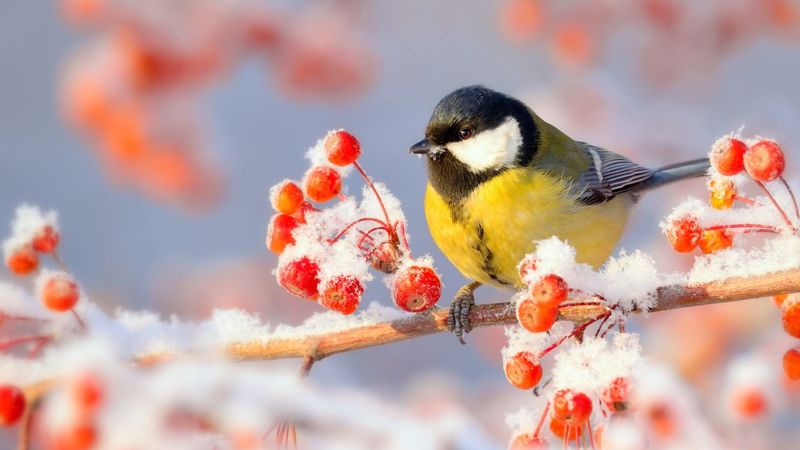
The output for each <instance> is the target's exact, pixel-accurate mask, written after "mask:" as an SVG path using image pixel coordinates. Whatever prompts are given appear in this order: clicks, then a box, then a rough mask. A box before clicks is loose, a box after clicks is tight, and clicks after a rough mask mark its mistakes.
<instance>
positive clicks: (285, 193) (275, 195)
mask: <svg viewBox="0 0 800 450" xmlns="http://www.w3.org/2000/svg"><path fill="white" fill-rule="evenodd" d="M269 199H270V203H272V208H273V209H274V210H275V211H277V212H279V213H281V214H294V213H296V212H297V211H298V210H299V209H300V207H301V206H302V205H303V201H304V200H305V197H303V191H302V190H301V189H300V186H298V185H297V183H295V182H294V181H289V180H284V181H282V182H280V183H278V184H276V185H275V186H273V187H272V189H270V190H269Z"/></svg>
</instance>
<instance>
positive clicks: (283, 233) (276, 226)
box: [267, 214, 298, 255]
mask: <svg viewBox="0 0 800 450" xmlns="http://www.w3.org/2000/svg"><path fill="white" fill-rule="evenodd" d="M297 225H298V222H297V219H295V218H294V217H292V216H289V215H287V214H278V215H276V216H273V217H272V220H270V222H269V226H268V227H267V248H268V249H269V250H270V251H271V252H273V253H275V254H278V255H280V254H281V253H283V250H284V249H285V248H286V246H287V245H294V235H293V233H294V229H295V228H297Z"/></svg>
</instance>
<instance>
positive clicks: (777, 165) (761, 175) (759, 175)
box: [744, 141, 786, 181]
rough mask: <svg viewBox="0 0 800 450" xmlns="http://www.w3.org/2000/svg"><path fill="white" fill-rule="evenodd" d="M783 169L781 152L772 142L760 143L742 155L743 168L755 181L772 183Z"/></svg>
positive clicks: (783, 161) (783, 162)
mask: <svg viewBox="0 0 800 450" xmlns="http://www.w3.org/2000/svg"><path fill="white" fill-rule="evenodd" d="M785 167H786V161H785V160H784V159H783V150H781V148H780V147H779V146H778V144H777V143H775V142H774V141H760V142H758V143H756V144H754V145H753V146H752V147H750V150H748V151H747V153H745V154H744V168H745V170H746V171H747V174H748V175H750V176H751V177H752V178H753V179H754V180H756V181H772V180H774V179H776V178H778V177H779V176H781V175H782V174H783V169H784V168H785Z"/></svg>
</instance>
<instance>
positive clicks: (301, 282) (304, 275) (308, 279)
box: [277, 256, 319, 300]
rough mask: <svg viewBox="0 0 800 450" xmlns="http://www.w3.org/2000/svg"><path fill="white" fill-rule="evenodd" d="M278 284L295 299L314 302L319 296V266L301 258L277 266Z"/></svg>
mask: <svg viewBox="0 0 800 450" xmlns="http://www.w3.org/2000/svg"><path fill="white" fill-rule="evenodd" d="M277 277H278V284H280V285H281V286H283V288H284V289H286V290H287V291H289V293H290V294H292V295H294V296H295V297H300V298H305V299H308V300H316V299H317V297H318V296H319V290H318V289H319V264H318V263H317V262H315V261H312V260H311V259H310V258H309V257H307V256H303V257H300V258H297V259H293V260H290V261H287V262H285V263H283V264H280V265H278V270H277Z"/></svg>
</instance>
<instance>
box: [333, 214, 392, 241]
mask: <svg viewBox="0 0 800 450" xmlns="http://www.w3.org/2000/svg"><path fill="white" fill-rule="evenodd" d="M363 222H375V223H378V224H380V225H381V226H382V227H384V228H387V229H388V228H389V225H388V224H386V223H385V222H383V221H382V220H380V219H376V218H374V217H362V218H360V219H358V220H356V221H355V222H351V223H350V224H348V225H347V226H346V227H344V228H343V229H342V231H340V232H339V234H337V235H336V236H334V237H333V238H332V239H330V240H328V243H329V244H333V243H334V242H336V241H338V240H339V239H341V238H342V236H344V235H345V234H347V232H348V231H350V229H351V228H353V227H354V226H356V225H358V224H359V223H363Z"/></svg>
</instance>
